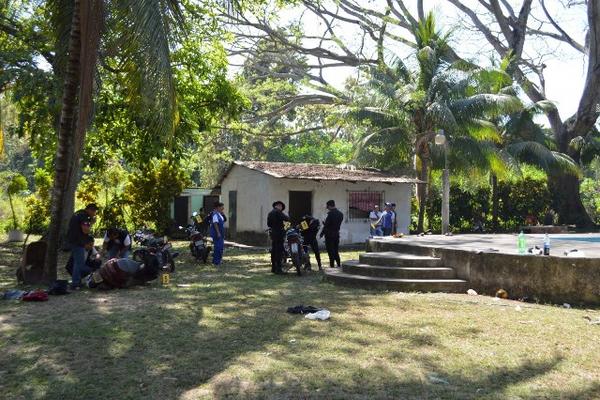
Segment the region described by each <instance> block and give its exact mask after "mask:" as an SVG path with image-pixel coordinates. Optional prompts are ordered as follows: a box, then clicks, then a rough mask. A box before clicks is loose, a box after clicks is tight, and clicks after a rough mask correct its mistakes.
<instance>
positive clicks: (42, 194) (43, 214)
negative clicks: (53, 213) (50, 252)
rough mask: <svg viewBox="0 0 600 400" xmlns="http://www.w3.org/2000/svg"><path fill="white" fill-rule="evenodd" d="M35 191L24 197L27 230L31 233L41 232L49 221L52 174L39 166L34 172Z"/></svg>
mask: <svg viewBox="0 0 600 400" xmlns="http://www.w3.org/2000/svg"><path fill="white" fill-rule="evenodd" d="M34 182H35V192H34V193H33V194H31V195H29V196H28V197H27V198H26V199H25V205H26V215H27V221H28V222H27V225H28V226H27V230H28V232H31V233H37V234H43V233H44V232H46V230H47V229H48V225H49V223H50V201H51V190H52V175H51V174H50V173H49V172H48V171H46V170H44V169H41V168H38V169H36V170H35V174H34Z"/></svg>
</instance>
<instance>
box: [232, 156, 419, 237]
mask: <svg viewBox="0 0 600 400" xmlns="http://www.w3.org/2000/svg"><path fill="white" fill-rule="evenodd" d="M230 190H237V192H238V193H237V196H238V197H237V202H238V210H237V231H238V235H236V236H237V237H236V238H235V239H237V240H244V239H245V241H248V242H254V243H257V244H263V243H266V235H265V233H264V231H265V230H266V229H267V222H266V221H267V214H268V213H269V212H270V211H271V204H272V203H273V202H274V201H275V200H281V201H283V202H284V203H285V204H286V205H288V204H289V191H311V192H312V193H313V197H312V214H313V216H314V217H316V218H319V219H320V220H321V221H323V220H324V219H325V217H326V215H327V209H326V208H325V203H326V202H327V200H331V199H333V200H335V202H336V205H337V207H338V209H339V210H340V211H342V212H343V213H344V216H345V219H344V222H343V224H342V226H341V229H340V242H341V243H343V244H348V243H361V242H364V241H365V240H366V239H367V238H368V236H369V222H368V220H359V221H349V220H348V192H350V191H381V192H384V199H385V201H389V202H394V203H396V213H397V222H398V231H400V232H403V233H408V227H409V224H410V211H411V210H410V199H411V196H412V190H413V185H412V184H408V183H401V184H398V183H395V184H386V183H374V182H357V183H352V182H342V181H320V182H317V181H312V180H301V179H277V178H274V177H271V176H269V175H266V174H263V173H261V172H258V171H254V170H251V169H249V168H245V167H243V166H237V165H236V166H234V167H233V168H232V170H231V171H230V172H229V174H228V175H227V177H226V178H225V179H224V180H223V182H222V184H221V198H222V201H223V203H225V209H226V211H227V212H228V214H229V212H230V210H229V204H228V202H229V196H228V193H229V191H230Z"/></svg>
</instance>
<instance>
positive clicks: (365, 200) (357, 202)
mask: <svg viewBox="0 0 600 400" xmlns="http://www.w3.org/2000/svg"><path fill="white" fill-rule="evenodd" d="M383 202H384V192H370V191H369V192H348V220H349V221H364V220H367V219H369V212H371V210H372V209H373V206H374V205H378V206H379V207H381V206H382V205H383Z"/></svg>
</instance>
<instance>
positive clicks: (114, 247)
mask: <svg viewBox="0 0 600 400" xmlns="http://www.w3.org/2000/svg"><path fill="white" fill-rule="evenodd" d="M102 249H103V250H104V251H106V252H108V258H109V259H111V258H128V257H129V252H130V251H131V236H129V232H127V229H120V228H108V229H107V230H106V233H105V234H104V243H103V244H102Z"/></svg>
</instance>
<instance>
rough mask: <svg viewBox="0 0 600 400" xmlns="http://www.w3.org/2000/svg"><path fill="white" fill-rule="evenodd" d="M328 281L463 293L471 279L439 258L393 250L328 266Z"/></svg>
mask: <svg viewBox="0 0 600 400" xmlns="http://www.w3.org/2000/svg"><path fill="white" fill-rule="evenodd" d="M325 279H326V280H327V281H330V282H333V283H336V284H342V285H346V286H354V287H360V288H365V289H383V290H398V291H403V292H449V293H461V292H462V293H464V292H465V291H466V290H467V289H468V282H467V281H465V280H462V279H457V278H456V271H455V270H454V269H453V268H448V267H444V266H443V262H442V260H441V259H440V258H436V257H428V256H419V255H411V254H404V253H398V252H393V251H385V252H372V253H363V254H361V255H360V256H359V260H353V261H347V262H344V263H343V264H342V268H341V269H333V268H328V269H326V270H325Z"/></svg>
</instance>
